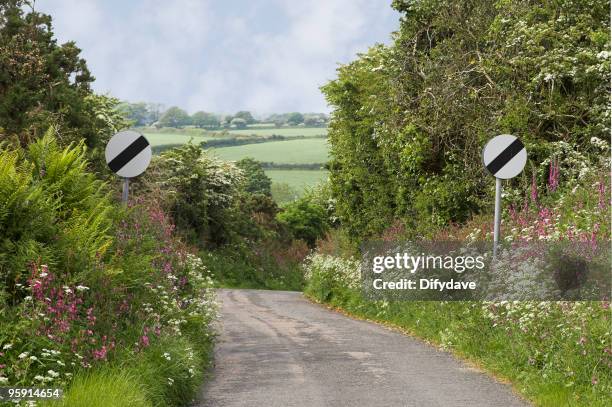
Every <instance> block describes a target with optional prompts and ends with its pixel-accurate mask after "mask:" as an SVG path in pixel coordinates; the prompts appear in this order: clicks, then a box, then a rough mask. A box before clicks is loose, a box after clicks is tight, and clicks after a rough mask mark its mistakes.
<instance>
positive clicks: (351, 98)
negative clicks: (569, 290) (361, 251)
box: [322, 0, 610, 239]
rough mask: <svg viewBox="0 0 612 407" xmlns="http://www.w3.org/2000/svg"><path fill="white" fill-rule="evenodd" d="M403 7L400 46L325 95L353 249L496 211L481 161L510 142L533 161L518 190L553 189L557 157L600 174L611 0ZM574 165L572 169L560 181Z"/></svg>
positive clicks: (336, 188) (373, 51) (334, 178)
mask: <svg viewBox="0 0 612 407" xmlns="http://www.w3.org/2000/svg"><path fill="white" fill-rule="evenodd" d="M393 7H394V8H396V9H397V10H398V11H399V12H401V13H402V14H403V18H402V20H401V23H400V28H399V31H398V32H397V33H396V34H395V35H394V36H393V39H394V41H393V43H392V44H391V45H390V46H383V45H377V46H374V47H372V48H370V50H369V51H368V52H366V53H364V54H362V55H360V56H359V58H358V59H357V60H355V61H353V62H351V63H349V64H347V65H344V66H341V67H340V68H339V69H338V77H337V79H335V80H333V81H331V82H330V83H328V84H327V85H325V86H324V87H323V88H322V89H323V92H324V93H325V95H326V97H327V100H328V101H329V103H330V104H331V106H332V107H333V109H334V110H333V113H332V116H331V122H330V130H329V142H330V146H331V156H332V160H331V162H330V164H329V166H330V171H331V173H330V179H331V186H332V194H333V197H334V198H336V200H337V203H336V211H337V213H338V216H339V217H340V219H341V221H342V223H343V225H345V227H347V228H349V229H350V234H351V235H352V236H355V237H356V239H359V238H361V237H365V236H371V235H375V234H376V233H379V232H381V231H382V230H383V229H384V228H386V227H388V226H389V225H391V224H392V223H393V221H394V220H395V219H401V220H402V222H403V223H405V224H406V225H407V226H408V229H409V230H411V231H413V232H414V233H415V234H417V235H419V234H424V233H426V232H427V230H429V228H430V227H431V226H432V225H445V224H448V223H449V222H462V221H465V220H467V219H468V218H469V217H470V216H471V215H472V214H473V213H478V212H479V211H481V210H482V209H483V208H486V207H488V206H489V205H490V204H491V202H492V194H493V187H492V185H493V183H491V182H490V180H491V178H490V176H488V175H487V174H486V173H485V171H484V169H483V166H482V163H481V156H480V154H481V150H482V148H483V146H484V144H485V142H486V141H487V140H488V139H490V138H491V137H493V136H495V135H497V134H502V133H511V134H515V135H517V136H519V137H520V138H521V139H522V141H523V142H524V143H525V145H526V146H527V149H528V154H529V163H528V165H527V168H526V170H525V172H524V173H523V175H522V176H520V177H518V178H516V179H514V180H513V181H511V182H509V183H508V186H507V190H510V191H522V190H525V189H526V188H527V187H528V185H529V184H530V183H531V181H532V177H535V180H536V184H537V187H538V188H544V187H545V184H546V183H547V177H548V171H547V168H546V165H547V163H546V160H551V157H553V158H552V159H553V160H554V159H555V158H560V159H562V160H563V159H565V160H566V164H567V161H568V160H567V158H568V157H570V156H571V155H572V154H573V153H574V152H578V153H580V154H581V155H582V157H583V158H584V159H585V160H586V161H587V164H589V163H593V162H596V161H598V157H597V156H598V154H600V152H599V151H598V150H597V149H596V150H595V151H593V145H592V143H591V140H592V139H593V138H595V139H598V140H603V141H605V142H606V143H607V144H609V138H610V126H609V120H610V52H609V50H610V23H609V21H610V20H609V8H610V3H609V1H606V0H585V1H573V0H561V1H553V0H547V1H542V2H529V1H507V0H498V1H486V0H478V1H459V2H458V1H452V0H435V1H432V0H416V1H415V0H395V1H394V2H393ZM554 142H556V143H565V146H566V148H563V149H562V148H560V147H559V145H558V144H552V143H554ZM561 150H563V151H561ZM572 166H573V165H564V166H561V168H560V175H561V182H563V181H564V179H565V177H566V176H567V171H568V169H571V167H572ZM574 167H575V166H574ZM507 197H508V198H507V199H508V200H509V201H510V202H512V201H511V199H512V198H516V195H515V194H513V193H512V192H510V193H509V194H508V196H507ZM514 203H516V202H514Z"/></svg>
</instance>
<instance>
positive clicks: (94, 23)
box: [35, 0, 399, 114]
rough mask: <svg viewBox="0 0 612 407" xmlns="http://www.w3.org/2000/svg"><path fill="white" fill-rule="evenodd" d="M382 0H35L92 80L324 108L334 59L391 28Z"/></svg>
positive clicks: (138, 93)
mask: <svg viewBox="0 0 612 407" xmlns="http://www.w3.org/2000/svg"><path fill="white" fill-rule="evenodd" d="M390 3H391V0H176V1H168V0H130V1H125V0H110V1H109V0H107V1H104V0H98V1H94V0H79V1H75V0H38V1H36V6H35V8H36V9H38V10H40V11H44V12H46V13H49V14H51V15H52V16H53V19H54V26H55V33H56V35H57V37H58V39H59V40H60V42H65V41H67V40H74V41H76V43H77V45H78V46H79V47H80V48H82V49H83V55H84V57H85V58H86V60H87V62H88V64H89V67H90V69H91V70H92V72H93V74H94V76H95V77H96V82H95V85H94V88H95V90H96V91H98V92H101V93H106V92H109V93H111V94H112V95H114V96H117V97H119V98H121V99H124V100H129V101H147V102H157V103H163V104H164V105H166V106H171V105H178V106H181V107H183V108H186V109H187V110H189V111H190V112H194V111H196V110H206V111H213V112H219V113H230V112H235V111H237V110H243V109H244V110H251V111H254V112H257V113H260V114H265V113H272V112H287V111H302V112H326V111H328V110H329V109H328V107H327V104H326V102H325V100H324V98H323V96H322V95H321V93H320V91H319V89H318V88H319V86H321V85H322V84H324V83H325V82H326V81H328V80H329V79H332V78H334V76H335V69H336V67H337V64H338V63H346V62H349V61H351V60H352V59H353V58H354V56H355V54H356V53H357V52H362V51H365V50H367V48H368V46H370V45H372V44H374V43H376V42H383V43H389V42H390V33H391V32H392V31H395V30H397V28H398V26H399V15H398V14H397V13H396V12H395V11H394V10H392V9H391V7H390Z"/></svg>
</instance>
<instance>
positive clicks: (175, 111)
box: [159, 106, 191, 129]
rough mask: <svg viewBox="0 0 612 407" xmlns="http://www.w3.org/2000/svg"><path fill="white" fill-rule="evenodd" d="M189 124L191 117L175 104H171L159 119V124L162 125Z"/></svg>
mask: <svg viewBox="0 0 612 407" xmlns="http://www.w3.org/2000/svg"><path fill="white" fill-rule="evenodd" d="M188 124H191V117H190V116H189V114H187V112H186V111H184V110H183V109H181V108H180V107H177V106H172V107H171V108H169V109H168V110H166V111H165V112H164V114H163V115H162V116H161V118H160V119H159V125H160V126H162V127H175V128H179V129H180V128H181V127H183V126H187V125H188Z"/></svg>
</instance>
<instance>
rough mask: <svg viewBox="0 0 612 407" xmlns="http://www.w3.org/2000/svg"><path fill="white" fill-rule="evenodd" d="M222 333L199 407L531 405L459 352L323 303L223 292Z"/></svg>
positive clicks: (297, 296) (277, 294) (296, 296)
mask: <svg viewBox="0 0 612 407" xmlns="http://www.w3.org/2000/svg"><path fill="white" fill-rule="evenodd" d="M218 295H219V299H220V300H221V301H222V307H221V322H220V328H219V329H220V335H219V338H218V342H217V345H216V348H215V362H214V363H215V366H214V368H213V371H212V377H211V378H210V379H209V381H208V383H207V384H206V385H205V386H204V387H203V390H202V394H201V398H200V399H201V401H200V402H199V404H196V405H197V406H200V407H203V406H211V407H212V406H215V407H216V406H219V407H233V406H249V407H258V406H262V407H277V406H278V407H290V406H313V407H318V406H350V407H359V406H364V407H366V406H376V407H387V406H418V407H421V406H423V407H436V406H440V407H453V406H466V407H467V406H469V407H477V406H483V407H493V406H504V407H506V406H527V405H528V404H527V403H526V402H525V401H523V400H521V399H520V398H519V397H517V396H516V395H514V394H513V393H512V391H511V390H510V388H509V387H508V386H506V385H503V384H500V383H497V382H495V381H494V380H493V379H491V378H489V377H488V376H486V375H484V374H482V373H480V372H478V371H476V370H475V369H472V368H470V367H468V366H466V365H464V364H462V363H461V362H460V361H458V360H456V359H455V358H453V357H452V356H451V355H450V354H448V353H445V352H441V351H438V350H436V349H434V348H433V347H431V346H428V345H426V344H424V343H422V342H419V341H418V340H416V339H413V338H411V337H409V336H406V335H403V334H401V333H399V332H394V331H392V330H389V329H386V328H385V327H382V326H380V325H377V324H374V323H370V322H366V321H359V320H355V319H352V318H349V317H346V316H344V315H342V314H339V313H337V312H334V311H331V310H328V309H326V308H324V307H322V306H320V305H317V304H313V303H311V302H309V301H308V300H307V299H305V298H304V297H303V296H302V294H301V293H297V292H286V291H264V290H227V289H224V290H219V292H218Z"/></svg>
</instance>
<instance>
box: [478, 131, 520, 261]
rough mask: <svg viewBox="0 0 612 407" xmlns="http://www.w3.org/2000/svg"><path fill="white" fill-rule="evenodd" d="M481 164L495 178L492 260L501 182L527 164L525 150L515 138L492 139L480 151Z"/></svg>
mask: <svg viewBox="0 0 612 407" xmlns="http://www.w3.org/2000/svg"><path fill="white" fill-rule="evenodd" d="M482 162H483V164H484V166H485V168H486V169H487V171H489V173H491V175H493V176H494V177H495V216H494V219H493V258H495V257H496V256H497V246H498V245H499V237H500V234H501V232H500V229H501V196H502V180H504V179H510V178H514V177H516V176H517V175H518V174H520V173H521V171H523V168H525V164H526V163H527V150H526V149H525V146H524V145H523V143H522V142H521V140H519V139H518V138H516V137H515V136H512V135H510V134H502V135H500V136H497V137H493V138H492V139H491V140H489V142H488V143H487V145H486V146H485V148H484V149H483V150H482Z"/></svg>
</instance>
